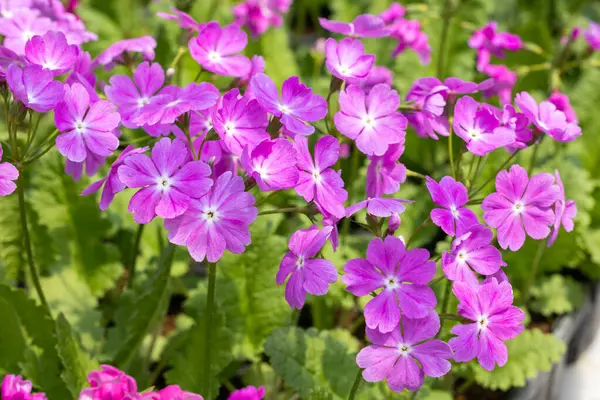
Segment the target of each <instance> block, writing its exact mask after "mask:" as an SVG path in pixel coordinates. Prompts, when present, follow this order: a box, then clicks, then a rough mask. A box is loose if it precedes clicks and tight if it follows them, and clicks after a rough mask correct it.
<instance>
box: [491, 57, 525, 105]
mask: <svg viewBox="0 0 600 400" xmlns="http://www.w3.org/2000/svg"><path fill="white" fill-rule="evenodd" d="M483 73H485V74H486V75H488V76H489V77H490V78H491V79H492V80H493V82H494V85H493V86H492V87H490V88H488V89H486V90H484V92H483V96H484V97H491V96H495V95H497V96H498V99H499V100H500V104H510V103H511V102H512V89H513V87H514V86H515V83H516V82H517V73H516V72H514V71H511V70H510V69H508V68H507V67H506V66H505V65H492V64H489V65H487V66H486V67H485V69H484V70H483Z"/></svg>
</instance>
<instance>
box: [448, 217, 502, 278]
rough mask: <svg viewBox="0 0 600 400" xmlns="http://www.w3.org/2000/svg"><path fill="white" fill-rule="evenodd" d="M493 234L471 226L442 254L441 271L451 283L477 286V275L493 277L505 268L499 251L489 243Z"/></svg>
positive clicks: (487, 230)
mask: <svg viewBox="0 0 600 400" xmlns="http://www.w3.org/2000/svg"><path fill="white" fill-rule="evenodd" d="M493 237H494V234H493V233H492V231H491V230H489V229H488V228H487V227H485V226H484V225H473V226H471V227H470V228H468V229H467V231H466V233H464V234H462V235H460V236H457V237H456V239H454V241H453V242H452V249H451V250H450V251H445V252H444V253H443V254H442V269H443V270H444V274H446V276H447V277H448V279H450V280H451V281H458V282H466V283H469V284H471V285H475V286H477V284H478V283H479V281H478V279H477V275H475V273H474V272H473V271H472V269H473V270H475V272H477V273H479V274H481V275H493V274H495V273H496V272H498V270H499V269H500V267H505V266H506V263H505V262H504V261H503V260H502V254H501V253H500V250H498V249H497V248H495V247H494V246H492V245H491V244H490V243H491V242H492V239H493Z"/></svg>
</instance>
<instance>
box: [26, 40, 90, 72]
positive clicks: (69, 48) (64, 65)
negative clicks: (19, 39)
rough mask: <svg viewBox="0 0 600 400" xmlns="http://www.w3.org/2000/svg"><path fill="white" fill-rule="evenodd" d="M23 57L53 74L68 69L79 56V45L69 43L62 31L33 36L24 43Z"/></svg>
mask: <svg viewBox="0 0 600 400" xmlns="http://www.w3.org/2000/svg"><path fill="white" fill-rule="evenodd" d="M25 57H26V58H27V61H29V62H30V63H32V64H35V65H39V66H41V67H42V68H44V69H48V70H50V71H52V74H53V75H55V76H58V75H62V74H64V73H66V72H68V71H70V70H71V69H72V68H73V67H74V66H75V63H76V62H77V58H78V57H79V47H77V46H76V45H69V44H68V43H67V39H66V38H65V35H64V34H63V33H62V32H54V31H51V32H47V33H46V34H44V36H34V37H32V38H31V40H29V41H28V42H27V44H26V45H25Z"/></svg>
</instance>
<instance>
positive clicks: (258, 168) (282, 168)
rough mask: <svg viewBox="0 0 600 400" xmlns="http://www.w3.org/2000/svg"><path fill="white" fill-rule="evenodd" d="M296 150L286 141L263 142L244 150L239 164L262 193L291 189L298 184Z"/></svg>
mask: <svg viewBox="0 0 600 400" xmlns="http://www.w3.org/2000/svg"><path fill="white" fill-rule="evenodd" d="M296 162H297V161H296V150H295V149H294V146H293V145H292V144H291V143H290V142H288V141H287V140H286V139H275V140H269V139H267V140H263V141H262V142H260V143H259V144H258V145H257V146H256V147H255V148H254V149H252V150H250V149H249V148H248V147H246V148H244V152H243V153H242V158H241V163H242V166H243V167H244V169H245V170H246V172H247V173H248V175H249V176H251V177H252V178H254V179H255V180H256V184H257V185H258V187H259V189H260V190H262V191H270V190H282V189H291V188H293V187H295V186H296V184H297V183H298V177H299V173H298V168H296Z"/></svg>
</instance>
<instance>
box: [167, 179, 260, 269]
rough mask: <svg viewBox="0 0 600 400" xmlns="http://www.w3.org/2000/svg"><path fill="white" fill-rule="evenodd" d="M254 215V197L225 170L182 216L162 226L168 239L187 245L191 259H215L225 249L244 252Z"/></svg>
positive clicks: (209, 260)
mask: <svg viewBox="0 0 600 400" xmlns="http://www.w3.org/2000/svg"><path fill="white" fill-rule="evenodd" d="M257 215H258V210H257V209H256V207H254V197H253V196H252V195H251V194H250V193H248V192H245V191H244V180H243V179H242V178H240V177H239V176H234V175H233V174H232V173H231V172H225V173H223V174H222V175H220V176H219V177H218V178H217V179H216V181H215V184H214V185H213V187H212V189H211V190H210V191H209V192H208V193H207V194H205V195H204V196H202V197H201V198H200V199H197V200H193V201H192V202H191V203H190V205H189V207H188V210H187V211H186V212H185V213H184V214H183V215H181V216H179V217H176V218H172V219H167V220H165V228H166V229H167V230H169V231H170V232H169V241H170V242H171V243H174V244H178V245H183V246H186V247H187V249H188V252H189V253H190V255H191V256H192V258H193V259H194V260H196V261H198V262H200V261H203V260H204V259H206V260H207V261H208V262H216V261H218V260H219V259H220V258H221V257H222V256H223V253H224V252H225V250H229V251H230V252H232V253H234V254H241V253H243V252H244V250H245V249H246V247H245V246H248V245H249V244H250V231H249V230H248V228H249V225H250V224H251V223H252V222H254V220H255V219H256V216H257Z"/></svg>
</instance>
